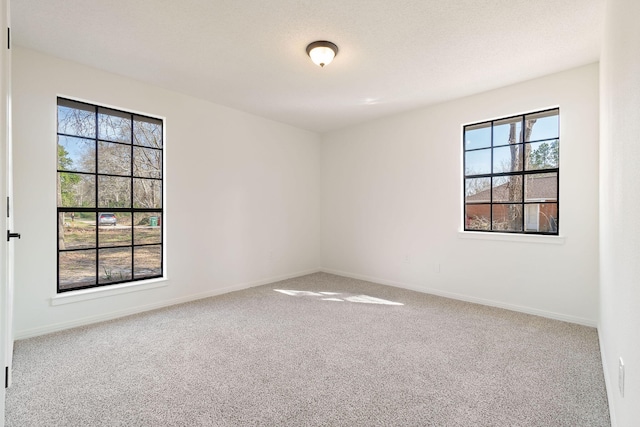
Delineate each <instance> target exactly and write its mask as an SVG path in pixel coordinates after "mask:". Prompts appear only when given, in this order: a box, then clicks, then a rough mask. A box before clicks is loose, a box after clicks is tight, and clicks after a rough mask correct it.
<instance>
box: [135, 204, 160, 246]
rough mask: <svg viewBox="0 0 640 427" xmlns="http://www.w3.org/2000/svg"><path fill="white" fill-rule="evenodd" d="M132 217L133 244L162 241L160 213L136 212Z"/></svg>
mask: <svg viewBox="0 0 640 427" xmlns="http://www.w3.org/2000/svg"><path fill="white" fill-rule="evenodd" d="M133 218H134V221H133V223H134V227H133V243H134V244H136V245H148V244H151V243H162V234H161V230H162V215H161V214H160V213H159V212H136V213H134V214H133Z"/></svg>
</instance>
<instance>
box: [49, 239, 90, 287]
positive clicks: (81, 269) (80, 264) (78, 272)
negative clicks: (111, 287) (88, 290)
mask: <svg viewBox="0 0 640 427" xmlns="http://www.w3.org/2000/svg"><path fill="white" fill-rule="evenodd" d="M58 268H59V273H58V274H59V276H60V280H59V281H58V287H59V288H60V290H69V289H74V288H79V287H83V286H91V285H95V284H96V251H95V249H92V250H88V251H72V252H59V253H58Z"/></svg>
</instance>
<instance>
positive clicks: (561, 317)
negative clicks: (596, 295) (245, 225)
mask: <svg viewBox="0 0 640 427" xmlns="http://www.w3.org/2000/svg"><path fill="white" fill-rule="evenodd" d="M321 271H322V272H324V273H330V274H335V275H337V276H344V277H350V278H352V279H359V280H366V281H367V282H373V283H379V284H381V285H388V286H395V287H396V288H402V289H408V290H411V291H416V292H422V293H425V294H431V295H437V296H441V297H445V298H451V299H455V300H460V301H466V302H472V303H475V304H482V305H488V306H490V307H497V308H503V309H505V310H511V311H517V312H520V313H526V314H533V315H535V316H541V317H546V318H549V319H554V320H561V321H563V322H569V323H576V324H578V325H584V326H590V327H593V328H595V327H597V326H598V325H597V321H595V320H591V319H585V318H582V317H577V316H571V315H567V314H562V313H555V312H552V311H546V310H540V309H537V308H532V307H526V306H521V305H516V304H509V303H505V302H502V301H494V300H490V299H485V298H478V297H472V296H468V295H463V294H457V293H453V292H447V291H442V290H439V289H433V288H427V287H422V286H416V285H409V284H406V283H401V282H395V281H392V280H385V279H380V278H378V277H371V276H365V275H362V274H355V273H349V272H346V271H339V270H333V269H330V268H321Z"/></svg>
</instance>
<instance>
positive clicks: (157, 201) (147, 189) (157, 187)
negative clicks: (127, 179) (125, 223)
mask: <svg viewBox="0 0 640 427" xmlns="http://www.w3.org/2000/svg"><path fill="white" fill-rule="evenodd" d="M133 197H134V200H133V207H134V208H137V209H140V208H142V209H145V208H146V209H155V208H161V207H162V181H159V180H157V179H142V178H139V179H134V180H133Z"/></svg>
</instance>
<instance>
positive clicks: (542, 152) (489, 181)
mask: <svg viewBox="0 0 640 427" xmlns="http://www.w3.org/2000/svg"><path fill="white" fill-rule="evenodd" d="M559 121H560V111H559V110H558V109H553V110H545V111H540V112H536V113H532V114H524V115H519V116H514V117H508V118H504V119H499V120H492V121H487V122H482V123H476V124H471V125H467V126H465V127H464V131H463V144H464V147H463V148H464V229H465V231H484V232H502V233H527V234H552V235H557V234H558V224H559V222H558V220H559V217H558V212H559V210H558V203H559V200H558V188H559V185H558V183H559V176H560V161H559V154H560V132H559Z"/></svg>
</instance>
